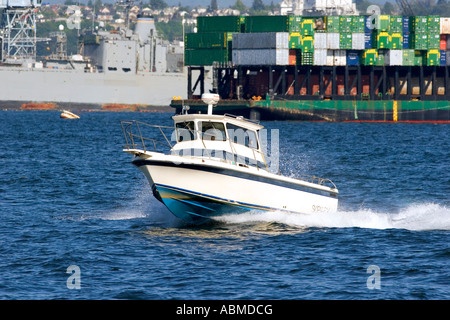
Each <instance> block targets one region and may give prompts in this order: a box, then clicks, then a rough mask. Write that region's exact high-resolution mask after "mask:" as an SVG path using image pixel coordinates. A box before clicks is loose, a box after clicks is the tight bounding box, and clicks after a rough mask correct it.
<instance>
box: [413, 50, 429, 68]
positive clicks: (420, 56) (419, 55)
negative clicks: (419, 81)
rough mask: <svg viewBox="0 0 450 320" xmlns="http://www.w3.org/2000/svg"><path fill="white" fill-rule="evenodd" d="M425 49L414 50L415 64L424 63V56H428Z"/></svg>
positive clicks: (420, 64)
mask: <svg viewBox="0 0 450 320" xmlns="http://www.w3.org/2000/svg"><path fill="white" fill-rule="evenodd" d="M424 52H425V51H419V50H414V65H415V66H422V65H424V57H425V58H426V52H425V54H424Z"/></svg>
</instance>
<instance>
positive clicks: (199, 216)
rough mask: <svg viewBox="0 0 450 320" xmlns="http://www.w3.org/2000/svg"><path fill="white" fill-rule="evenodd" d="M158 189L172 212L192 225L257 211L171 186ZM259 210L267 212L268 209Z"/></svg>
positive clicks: (253, 208) (246, 206)
mask: <svg viewBox="0 0 450 320" xmlns="http://www.w3.org/2000/svg"><path fill="white" fill-rule="evenodd" d="M156 189H157V190H158V193H159V194H160V196H161V198H162V202H163V203H164V205H165V206H166V207H167V208H168V209H169V210H170V212H172V213H173V214H174V215H175V216H176V217H178V218H180V219H182V220H184V221H186V222H188V223H191V224H202V223H205V222H208V221H210V220H211V219H212V218H214V217H217V216H221V215H224V214H231V213H243V212H248V211H250V210H255V207H253V206H251V205H245V204H240V203H236V202H230V201H227V200H224V199H219V198H214V197H211V196H207V195H201V194H197V193H193V192H191V191H187V190H182V189H176V188H173V187H169V186H162V185H156ZM259 209H260V210H261V209H262V210H267V209H268V208H267V209H265V208H264V209H263V208H259Z"/></svg>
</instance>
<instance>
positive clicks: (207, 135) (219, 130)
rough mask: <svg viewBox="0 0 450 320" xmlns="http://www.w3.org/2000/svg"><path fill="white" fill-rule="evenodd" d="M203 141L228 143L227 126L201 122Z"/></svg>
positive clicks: (220, 123)
mask: <svg viewBox="0 0 450 320" xmlns="http://www.w3.org/2000/svg"><path fill="white" fill-rule="evenodd" d="M200 128H201V132H202V139H203V140H210V141H226V140H227V136H226V134H225V126H224V124H223V123H222V122H212V121H208V122H206V121H203V122H200Z"/></svg>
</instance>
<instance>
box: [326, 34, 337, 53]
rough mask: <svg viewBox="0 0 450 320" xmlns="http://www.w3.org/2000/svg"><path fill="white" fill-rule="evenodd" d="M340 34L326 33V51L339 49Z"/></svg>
mask: <svg viewBox="0 0 450 320" xmlns="http://www.w3.org/2000/svg"><path fill="white" fill-rule="evenodd" d="M339 41H340V34H339V33H338V32H330V33H327V49H333V50H336V49H339Z"/></svg>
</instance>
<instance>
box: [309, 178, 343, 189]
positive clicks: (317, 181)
mask: <svg viewBox="0 0 450 320" xmlns="http://www.w3.org/2000/svg"><path fill="white" fill-rule="evenodd" d="M303 180H305V181H308V182H311V183H315V184H318V185H321V186H327V187H330V188H333V189H337V187H336V185H335V184H334V182H333V181H331V180H330V179H326V178H320V177H317V176H303Z"/></svg>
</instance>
